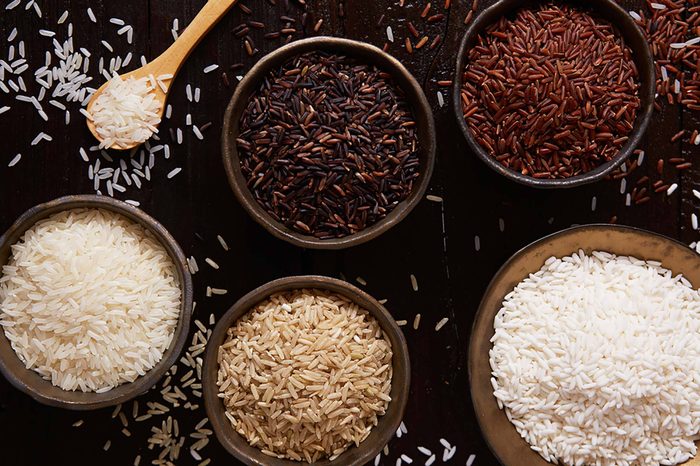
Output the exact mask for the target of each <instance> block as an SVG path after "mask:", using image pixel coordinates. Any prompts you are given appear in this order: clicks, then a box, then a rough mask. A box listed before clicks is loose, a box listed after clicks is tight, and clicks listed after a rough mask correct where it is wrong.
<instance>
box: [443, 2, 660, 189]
mask: <svg viewBox="0 0 700 466" xmlns="http://www.w3.org/2000/svg"><path fill="white" fill-rule="evenodd" d="M538 3H541V2H540V1H538V0H501V1H499V2H498V3H496V4H495V5H493V6H491V7H490V8H487V9H486V10H484V11H483V12H482V13H481V14H480V15H479V16H478V17H477V18H476V19H475V20H474V21H473V22H472V23H471V25H470V26H469V28H468V29H467V32H466V33H465V34H464V37H463V38H462V44H461V45H460V47H459V53H458V54H457V67H456V73H455V79H454V85H453V88H452V105H453V111H454V112H455V116H456V117H457V122H458V123H459V127H460V129H461V130H462V134H464V137H465V138H466V140H467V143H468V144H469V147H470V148H471V150H472V152H474V153H476V155H477V156H479V158H480V159H481V160H483V161H484V163H486V165H488V166H489V168H491V169H492V170H494V171H496V172H497V173H499V174H501V175H503V176H505V177H506V178H508V179H511V180H513V181H515V182H517V183H520V184H524V185H526V186H532V187H535V188H573V187H574V186H580V185H583V184H588V183H593V182H595V181H598V180H600V179H602V178H604V177H605V176H606V175H607V174H609V173H610V172H611V171H613V170H614V169H615V168H617V167H619V166H620V165H622V163H623V162H624V161H625V160H627V158H628V157H629V155H630V154H631V153H632V151H633V150H634V149H635V148H636V147H637V146H638V145H639V143H640V141H641V139H642V136H644V132H645V131H646V129H647V127H648V126H649V122H650V121H651V115H652V113H653V111H654V95H655V90H656V81H655V77H654V60H653V59H652V56H651V50H650V49H649V44H648V43H647V40H646V39H645V37H644V34H643V33H642V31H641V29H639V27H638V26H637V25H636V24H635V22H634V20H633V19H632V17H631V16H630V15H629V13H628V12H626V11H625V10H624V9H622V7H620V6H619V5H618V4H617V3H616V2H615V1H614V0H566V1H564V2H561V3H565V4H568V5H571V6H574V7H579V8H581V9H584V10H589V11H593V12H594V14H595V15H596V16H598V17H600V18H603V19H606V20H608V21H610V23H611V24H612V25H614V26H615V27H616V28H617V30H618V31H619V32H620V34H622V37H623V38H624V40H625V43H626V44H627V45H628V46H629V47H630V49H632V56H633V58H634V62H635V64H636V65H637V70H638V71H639V82H640V88H639V98H640V100H641V106H640V108H639V110H638V113H637V118H636V120H635V122H634V129H633V130H632V133H631V134H630V138H629V140H628V141H627V144H625V145H624V146H623V147H622V149H620V152H618V154H617V155H616V156H615V157H614V158H613V159H612V160H610V161H609V162H606V163H604V164H603V165H600V166H598V167H596V168H595V169H593V170H591V171H589V172H586V173H582V174H580V175H576V176H572V177H571V178H564V179H554V180H549V179H539V178H533V177H531V176H527V175H523V174H522V173H520V172H517V171H515V170H511V169H510V168H506V167H504V166H503V165H501V164H500V162H498V161H497V160H496V159H495V158H493V157H492V156H491V155H489V153H488V152H486V151H485V150H484V149H483V148H482V147H481V145H480V144H479V143H478V142H477V141H476V140H475V139H474V136H473V135H472V131H471V129H469V126H468V125H467V122H466V121H465V119H464V116H463V113H462V99H461V95H460V92H461V89H462V82H463V74H464V67H465V66H466V63H467V53H468V51H469V50H470V49H471V47H472V46H473V45H474V43H475V42H476V39H477V37H478V36H479V34H480V33H481V32H482V31H483V30H484V29H486V28H487V27H489V26H490V25H492V24H493V23H495V22H496V21H498V19H499V18H501V17H502V16H506V15H508V14H511V13H514V12H515V11H517V10H519V9H521V8H523V7H527V6H530V5H536V4H538Z"/></svg>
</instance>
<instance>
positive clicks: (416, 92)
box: [221, 37, 436, 249]
mask: <svg viewBox="0 0 700 466" xmlns="http://www.w3.org/2000/svg"><path fill="white" fill-rule="evenodd" d="M316 50H324V51H328V52H334V53H341V54H346V55H348V56H351V57H356V58H359V59H362V60H365V61H366V63H368V64H372V65H375V66H377V67H378V68H380V69H382V70H384V71H386V72H388V73H390V74H391V75H392V77H393V78H394V79H395V80H396V83H397V84H398V86H399V87H400V88H401V89H402V90H403V91H404V93H405V94H406V98H407V100H408V102H409V104H410V105H411V109H412V110H413V116H414V117H415V119H416V122H417V123H418V141H419V143H420V144H419V145H420V147H419V154H418V155H419V158H420V177H419V178H418V180H417V181H416V183H415V185H414V187H413V191H411V193H410V194H409V196H408V197H407V198H406V199H405V200H404V201H403V202H401V203H400V204H399V205H397V206H396V207H395V208H394V210H392V211H391V212H390V213H389V215H387V216H386V217H385V218H383V219H382V220H380V221H378V222H377V223H375V224H374V225H372V226H370V227H368V228H365V229H364V230H362V231H360V232H358V233H355V234H352V235H348V236H345V237H342V238H333V239H318V238H316V237H314V236H311V235H304V234H301V233H299V232H297V231H294V230H292V229H290V228H288V227H287V226H285V225H283V224H282V223H280V222H278V221H276V220H275V219H274V218H272V216H270V214H268V213H267V212H266V211H265V209H264V208H263V207H262V206H261V205H260V204H259V203H258V201H256V200H255V198H254V197H253V194H252V193H251V192H250V190H249V189H248V187H247V185H246V180H245V177H244V176H243V174H242V173H241V162H240V159H239V158H238V147H237V145H236V137H237V136H238V131H239V130H238V124H239V121H240V118H241V113H242V112H243V110H245V107H246V103H247V102H248V99H249V98H250V96H251V95H252V94H253V92H255V91H256V90H257V88H258V85H259V84H260V82H261V81H262V79H263V78H264V77H265V75H266V74H267V73H268V72H270V71H271V70H273V69H275V68H277V67H279V66H280V65H282V64H283V63H285V62H286V61H288V60H289V59H291V58H293V57H295V56H297V55H301V54H304V53H307V52H312V51H316ZM435 145H436V143H435V122H434V120H433V112H432V109H431V108H430V104H428V99H426V97H425V94H424V93H423V90H422V89H421V87H420V84H418V82H417V81H416V79H415V78H414V77H413V76H412V75H411V73H410V72H409V71H408V70H407V69H406V68H405V67H404V66H403V65H402V64H401V63H400V62H399V61H398V60H396V59H395V58H394V57H392V56H391V55H389V54H387V53H386V52H384V51H382V50H381V49H379V48H377V47H375V46H373V45H370V44H366V43H364V42H358V41H354V40H349V39H339V38H336V37H312V38H308V39H302V40H298V41H295V42H292V43H290V44H288V45H285V46H283V47H280V48H278V49H277V50H275V51H274V52H272V53H269V54H267V55H265V56H264V57H263V58H262V59H261V60H260V61H259V62H257V63H256V64H255V66H253V68H251V70H250V71H248V73H246V75H245V77H244V78H243V80H242V81H241V82H240V83H239V84H238V86H237V87H236V91H235V92H234V93H233V97H232V98H231V102H230V103H229V105H228V108H227V109H226V114H225V115H224V129H223V134H222V144H221V148H222V150H221V152H222V154H223V159H224V168H225V169H226V175H227V176H228V181H229V184H230V185H231V189H233V192H234V194H235V195H236V198H238V202H239V203H240V204H241V205H242V206H243V208H244V209H245V210H246V211H247V212H248V214H249V215H250V216H251V217H252V218H253V220H255V221H256V222H258V223H259V224H260V225H262V226H263V227H264V228H265V229H266V230H267V231H269V232H270V233H272V234H273V235H274V236H276V237H277V238H279V239H282V240H284V241H287V242H289V243H291V244H294V245H296V246H299V247H303V248H310V249H345V248H349V247H351V246H356V245H358V244H362V243H364V242H366V241H369V240H371V239H373V238H376V237H377V236H379V235H381V234H382V233H384V232H385V231H387V230H389V229H390V228H391V227H393V226H394V225H396V224H398V223H399V222H400V221H401V220H403V219H404V218H405V217H406V216H407V215H408V214H409V213H410V212H411V210H413V208H414V207H415V206H416V205H417V204H418V203H419V202H420V200H421V199H422V198H423V195H424V194H425V191H426V189H427V188H428V183H429V182H430V177H431V175H432V173H433V164H434V162H435Z"/></svg>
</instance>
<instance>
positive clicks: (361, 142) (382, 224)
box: [222, 37, 436, 249]
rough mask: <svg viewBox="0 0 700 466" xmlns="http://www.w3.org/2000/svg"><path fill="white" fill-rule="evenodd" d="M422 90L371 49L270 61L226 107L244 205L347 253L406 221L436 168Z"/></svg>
mask: <svg viewBox="0 0 700 466" xmlns="http://www.w3.org/2000/svg"><path fill="white" fill-rule="evenodd" d="M435 146H436V142H435V124H434V121H433V116H432V110H431V108H430V105H429V104H428V101H427V99H426V97H425V94H424V93H423V90H422V89H421V87H420V85H419V84H418V82H417V81H416V80H415V78H414V77H413V76H412V75H411V74H410V73H409V72H408V70H406V68H405V67H404V66H403V65H402V64H401V63H399V62H398V61H397V60H396V59H395V58H393V57H391V56H390V55H389V54H387V53H385V52H383V51H382V50H380V49H379V48H377V47H374V46H373V45H370V44H366V43H363V42H358V41H353V40H348V39H341V38H334V37H313V38H308V39H303V40H299V41H295V42H292V43H290V44H288V45H285V46H283V47H280V48H279V49H277V50H275V51H274V52H272V53H270V54H268V55H266V56H265V57H263V58H262V59H261V60H260V61H259V62H258V63H257V64H256V65H255V66H254V67H253V68H252V69H251V70H250V71H249V72H248V73H247V74H246V75H245V77H244V78H243V79H242V80H241V82H240V83H239V84H238V86H237V87H236V90H235V92H234V94H233V97H232V99H231V102H230V104H229V106H228V108H227V110H226V114H225V117H224V125H223V135H222V153H223V162H224V168H225V170H226V174H227V176H228V180H229V184H230V185H231V188H232V189H233V192H234V193H235V195H236V198H237V199H238V201H239V203H240V204H241V205H242V206H243V208H244V209H245V210H246V211H247V212H248V214H249V215H250V216H251V217H252V218H253V219H254V220H255V221H256V222H258V223H259V224H260V225H262V226H263V227H264V228H265V229H266V230H267V231H268V232H270V233H271V234H273V235H274V236H276V237H277V238H280V239H282V240H285V241H287V242H289V243H291V244H294V245H296V246H299V247H304V248H312V249H344V248H348V247H351V246H354V245H357V244H361V243H364V242H366V241H369V240H371V239H373V238H376V237H377V236H379V235H381V234H382V233H384V232H385V231H387V230H388V229H390V228H391V227H393V226H395V225H396V224H398V223H399V222H400V221H401V220H403V219H404V218H405V217H406V216H407V215H408V214H409V213H410V211H411V210H412V209H413V208H414V207H415V206H416V205H417V204H418V202H420V200H421V199H422V198H423V196H424V194H425V191H426V189H427V186H428V183H429V181H430V177H431V174H432V170H433V163H434V159H435Z"/></svg>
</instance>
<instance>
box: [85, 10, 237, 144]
mask: <svg viewBox="0 0 700 466" xmlns="http://www.w3.org/2000/svg"><path fill="white" fill-rule="evenodd" d="M237 1H238V0H209V1H208V2H207V3H206V5H204V7H203V8H202V9H201V10H200V11H199V13H198V14H197V16H195V18H194V19H193V20H192V22H191V23H190V25H189V26H187V28H186V29H185V30H184V31H183V32H182V35H180V37H178V39H177V40H176V41H175V42H174V43H173V44H172V45H171V46H170V47H168V49H167V50H166V51H165V52H163V53H162V54H161V55H160V56H158V58H156V59H155V60H153V61H151V62H150V63H147V64H146V65H144V66H142V67H141V68H138V69H136V70H133V71H129V72H127V73H124V74H122V75H120V76H119V77H120V78H121V79H123V80H126V79H128V78H135V79H141V78H149V77H150V76H153V77H154V78H158V76H164V75H171V76H172V77H171V78H169V79H168V80H164V81H167V82H164V83H163V86H164V87H165V89H163V88H161V86H156V87H155V89H154V90H152V91H151V92H152V93H153V94H155V97H156V99H157V100H158V101H159V102H160V104H161V105H160V109H159V111H158V117H159V118H161V119H162V117H163V112H164V111H165V103H166V101H167V99H168V93H169V92H170V88H171V86H170V84H171V83H172V80H174V79H175V76H176V75H177V72H178V71H180V68H181V67H182V65H183V63H184V62H185V60H187V57H189V55H190V53H191V52H192V50H194V48H195V47H196V46H197V44H199V42H200V41H201V40H202V38H204V36H205V35H207V33H208V32H209V31H210V30H211V28H213V27H214V25H215V24H216V23H217V22H218V21H219V20H220V19H221V18H222V17H223V16H224V15H225V14H226V12H227V11H228V10H229V9H230V8H231V7H232V6H233V5H235V4H236V2H237ZM108 85H109V81H107V82H106V83H104V84H103V85H102V86H100V88H99V89H97V90H96V91H95V93H94V94H93V95H92V97H91V98H90V102H88V105H87V111H88V113H90V114H92V108H93V105H94V104H95V101H96V100H97V97H98V96H100V95H101V94H102V93H103V92H104V90H105V89H106V88H107V86H108ZM86 120H87V126H88V129H89V130H90V132H91V133H92V135H93V136H95V139H97V140H98V141H100V142H102V138H101V137H100V135H99V133H98V132H97V128H96V127H95V124H94V123H93V121H92V120H91V119H90V118H86ZM156 127H157V125H156ZM140 144H141V143H139V142H133V143H130V144H115V145H112V146H110V147H108V148H109V149H116V150H128V149H133V148H134V147H136V146H138V145H140Z"/></svg>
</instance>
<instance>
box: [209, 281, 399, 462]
mask: <svg viewBox="0 0 700 466" xmlns="http://www.w3.org/2000/svg"><path fill="white" fill-rule="evenodd" d="M301 288H309V289H317V290H324V291H330V292H333V293H336V294H339V295H341V296H344V297H346V298H348V299H349V300H351V301H353V302H355V303H357V304H358V305H359V306H360V307H362V308H364V309H365V310H366V311H367V312H368V313H369V314H370V315H371V316H372V317H374V318H375V319H377V322H379V325H381V327H382V329H383V330H384V333H385V334H386V336H387V338H389V341H390V342H391V346H392V350H393V353H394V355H393V358H392V364H393V369H394V374H393V377H392V380H391V392H390V396H391V402H390V403H389V408H388V409H387V412H386V414H385V415H384V416H382V417H380V418H379V423H378V424H377V425H376V426H375V427H374V429H372V432H371V433H370V434H369V437H367V438H366V439H365V441H364V442H362V443H360V446H359V447H350V448H349V449H348V450H346V451H345V452H344V453H342V454H341V455H340V456H339V457H338V458H336V459H335V460H333V461H328V460H322V461H317V462H315V463H314V464H315V465H317V466H341V465H342V466H359V465H363V464H365V463H367V462H368V461H370V460H371V459H372V458H374V457H375V456H377V454H378V453H379V452H380V451H381V450H382V448H384V446H385V445H386V444H387V443H389V440H391V438H392V437H393V435H394V434H395V433H396V430H397V429H398V428H399V425H400V424H401V419H402V418H403V414H404V410H405V409H406V403H407V402H408V390H409V388H410V384H411V363H410V361H409V358H408V348H407V347H406V339H405V338H404V336H403V333H402V332H401V330H400V329H399V326H398V325H396V321H394V319H393V317H391V314H389V311H387V310H386V308H384V306H382V305H381V304H380V303H379V302H377V300H375V299H374V298H372V297H371V296H370V295H368V294H367V293H365V292H364V291H362V290H360V289H359V288H357V287H355V286H353V285H351V284H349V283H347V282H344V281H342V280H337V279H335V278H330V277H322V276H317V275H304V276H297V277H287V278H281V279H279V280H274V281H271V282H269V283H266V284H265V285H263V286H261V287H259V288H256V289H254V290H253V291H251V292H250V293H248V294H247V295H245V296H243V297H242V298H241V299H239V300H238V301H237V302H236V304H234V305H233V306H232V307H231V308H230V309H229V310H228V311H227V312H226V314H224V315H223V316H222V317H221V318H220V319H219V322H218V323H217V324H216V328H214V332H213V333H212V335H211V337H210V338H209V342H208V343H207V353H206V356H205V359H204V371H203V375H202V385H203V391H204V404H205V406H206V409H207V416H209V420H210V421H211V425H212V426H213V428H214V433H215V434H216V437H217V438H218V439H219V442H221V444H222V445H223V446H224V448H226V450H228V452H229V453H231V454H232V455H233V456H235V457H236V458H238V459H239V460H240V461H242V462H243V463H245V464H248V465H255V466H299V465H300V464H306V463H302V462H298V461H290V460H282V459H278V458H273V457H271V456H267V455H265V454H264V453H263V452H261V451H260V450H259V449H257V448H255V447H252V446H250V445H249V444H248V442H247V441H246V439H244V438H243V437H242V436H241V435H240V434H238V432H236V431H235V430H234V429H233V427H232V426H231V423H230V422H229V420H228V418H227V417H226V415H225V414H224V411H225V410H224V404H223V402H222V401H221V398H219V397H218V396H217V395H218V393H219V388H218V387H217V385H216V380H217V372H218V370H219V364H218V362H217V355H218V352H219V346H221V345H222V344H223V342H224V340H225V339H226V331H227V330H228V329H229V328H230V327H231V326H233V325H234V324H235V322H236V321H237V320H238V319H239V318H241V317H242V316H243V315H245V314H246V313H247V312H248V311H249V310H251V309H252V308H253V307H255V305H257V304H259V303H260V302H261V301H264V300H265V299H267V298H268V297H269V296H270V295H272V294H274V293H279V292H281V291H289V290H298V289H301Z"/></svg>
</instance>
